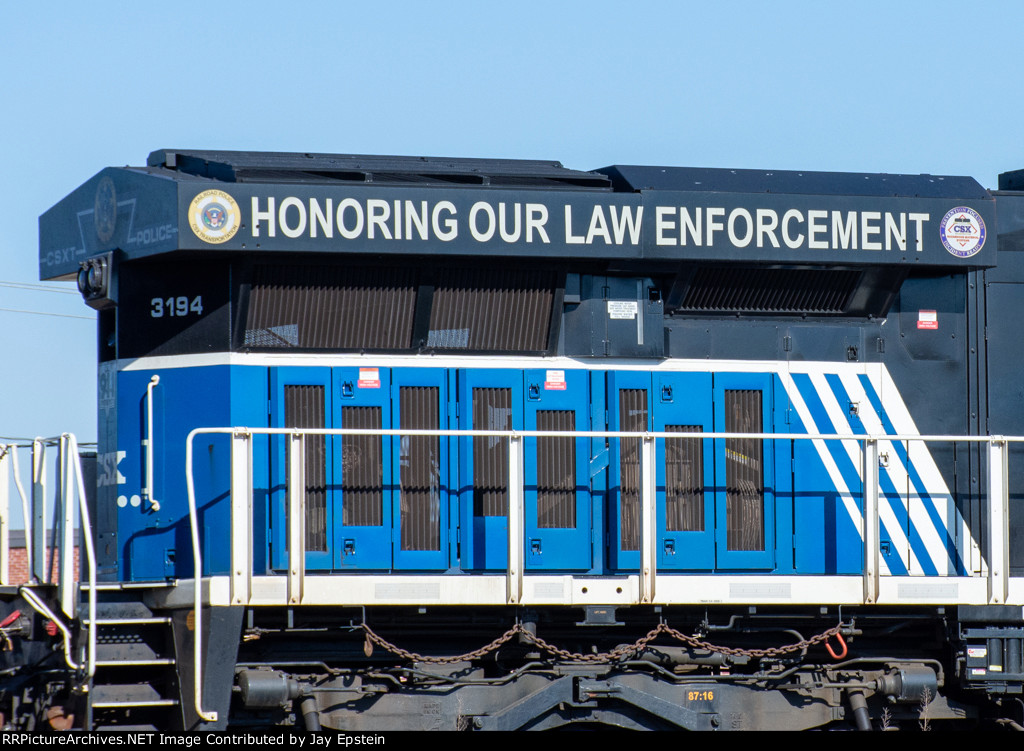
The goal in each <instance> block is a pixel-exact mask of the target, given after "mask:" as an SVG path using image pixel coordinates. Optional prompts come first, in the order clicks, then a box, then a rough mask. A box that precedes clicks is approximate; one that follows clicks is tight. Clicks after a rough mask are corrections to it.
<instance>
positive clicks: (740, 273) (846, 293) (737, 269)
mask: <svg viewBox="0 0 1024 751" xmlns="http://www.w3.org/2000/svg"><path fill="white" fill-rule="evenodd" d="M862 274H863V272H861V271H858V270H853V269H772V268H756V267H743V266H701V267H698V268H697V269H696V271H695V272H694V274H693V276H692V277H691V278H690V281H689V286H688V288H687V290H686V293H685V295H684V296H683V301H682V303H681V304H680V305H679V306H678V307H677V308H676V309H677V310H680V311H686V312H694V313H717V312H725V313H766V314H767V313H836V314H838V313H843V312H845V311H846V310H847V308H848V307H849V305H850V300H851V298H852V297H853V294H854V292H855V291H856V290H857V287H858V285H859V284H860V280H861V276H862Z"/></svg>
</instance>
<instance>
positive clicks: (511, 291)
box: [427, 269, 556, 352]
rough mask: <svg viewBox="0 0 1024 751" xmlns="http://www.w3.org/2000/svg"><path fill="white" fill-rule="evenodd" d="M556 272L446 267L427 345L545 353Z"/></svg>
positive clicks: (431, 317)
mask: <svg viewBox="0 0 1024 751" xmlns="http://www.w3.org/2000/svg"><path fill="white" fill-rule="evenodd" d="M555 283H556V279H555V274H554V272H551V271H545V270H538V271H530V270H518V269H494V270H492V269H446V270H443V271H441V278H440V282H439V283H438V285H437V287H436V289H435V290H434V300H433V305H432V307H431V310H430V330H429V332H428V334H427V346H428V347H432V348H436V349H470V350H500V351H509V352H543V351H547V349H548V330H549V329H550V327H551V308H552V305H553V303H554V288H555Z"/></svg>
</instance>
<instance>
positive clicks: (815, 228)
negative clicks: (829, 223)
mask: <svg viewBox="0 0 1024 751" xmlns="http://www.w3.org/2000/svg"><path fill="white" fill-rule="evenodd" d="M827 216H828V212H827V211H808V212H807V247H808V248H813V249H815V250H824V249H825V248H827V247H828V243H827V242H826V241H825V240H817V239H815V237H816V236H817V235H820V234H821V233H823V232H826V231H827V227H825V225H824V224H821V220H822V219H824V218H825V217H827Z"/></svg>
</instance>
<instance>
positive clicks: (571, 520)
mask: <svg viewBox="0 0 1024 751" xmlns="http://www.w3.org/2000/svg"><path fill="white" fill-rule="evenodd" d="M537 430H552V431H554V430H557V431H573V430H576V413H575V412H573V411H571V410H541V411H538V412H537ZM537 527H538V528H540V529H574V528H575V527H576V439H575V438H571V437H567V438H553V437H552V438H538V439H537Z"/></svg>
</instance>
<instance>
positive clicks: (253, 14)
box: [0, 0, 1024, 441]
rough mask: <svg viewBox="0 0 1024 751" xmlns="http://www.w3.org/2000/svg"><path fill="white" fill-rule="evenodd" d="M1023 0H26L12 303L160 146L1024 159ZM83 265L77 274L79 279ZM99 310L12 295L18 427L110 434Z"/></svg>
mask: <svg viewBox="0 0 1024 751" xmlns="http://www.w3.org/2000/svg"><path fill="white" fill-rule="evenodd" d="M1022 36H1024V3H1022V2H985V3H964V2H944V1H941V0H928V1H927V2H853V3H840V2H785V1H783V0H775V1H773V2H633V3H629V4H627V3H611V2H559V1H557V0H545V1H544V2H536V1H534V0H516V2H506V3H484V2H452V3H444V2H395V3H388V2H376V3H368V2H358V3H356V2H352V3H346V2H340V1H339V2H310V3H303V2H299V1H296V2H290V3H284V2H262V1H259V0H248V1H247V2H234V1H232V0H221V1H220V2H208V1H206V2H182V1H178V2H138V3H127V2H118V3H114V2H104V1H103V0H94V1H93V2H88V3H86V2H45V1H40V2H32V3H28V2H8V3H4V4H3V6H0V136H2V137H0V260H2V264H0V269H2V270H0V308H9V309H19V310H32V311H38V312H40V313H51V314H61V315H69V316H86V317H87V318H91V317H92V311H91V310H90V309H88V308H86V307H85V306H84V305H83V304H82V303H81V302H80V300H79V298H78V297H77V295H68V294H58V293H54V292H41V291H34V290H25V289H17V288H12V287H10V286H4V285H6V284H9V283H11V282H15V283H33V282H37V249H38V245H37V243H38V237H37V228H38V225H37V220H38V217H39V215H40V214H41V213H42V212H43V211H45V210H46V209H47V208H49V207H50V206H51V205H53V204H54V203H56V202H57V201H58V200H60V199H61V198H62V197H63V196H64V195H65V194H67V193H68V192H70V191H71V190H72V189H73V188H75V187H76V186H78V185H80V184H81V183H82V182H84V181H85V180H87V179H88V178H89V177H91V176H92V175H94V174H95V173H96V172H98V171H99V170H100V169H102V168H103V167H106V166H109V165H121V164H133V165H138V164H143V163H144V162H145V159H146V155H147V154H148V153H149V152H150V151H152V150H154V149H157V148H162V147H173V148H196V149H251V150H260V149H265V150H278V151H322V152H346V153H377V154H409V155H431V156H479V157H485V156H490V157H523V158H538V159H557V160H560V161H562V162H563V163H564V164H566V165H567V166H569V167H573V168H577V169H591V168H595V167H601V166H605V165H608V164H615V163H634V164H659V165H686V166H707V167H740V168H777V169H808V170H841V171H863V172H902V173H921V172H928V173H933V174H953V175H971V176H973V177H976V178H977V179H978V180H979V181H980V182H981V183H982V184H983V185H985V186H987V187H995V184H996V176H997V174H998V173H999V172H1002V171H1006V170H1013V169H1020V168H1024V138H1022V137H1021V132H1022V130H1024V96H1022V92H1021V87H1022V84H1021V83H1020V73H1019V70H1020V47H1021V38H1022ZM63 287H64V288H65V289H72V288H73V287H72V285H63ZM94 342H95V328H94V324H93V323H91V322H90V321H89V320H83V319H80V318H64V317H50V316H44V315H29V314H25V313H13V312H7V311H6V310H0V352H2V353H3V354H2V357H3V361H2V362H3V365H2V366H0V436H31V435H53V434H57V433H59V432H62V431H66V430H67V431H73V432H75V433H77V434H78V435H79V437H80V439H81V440H83V441H86V440H94V439H95V435H96V429H95V390H96V378H95V354H94V352H95V346H94Z"/></svg>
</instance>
